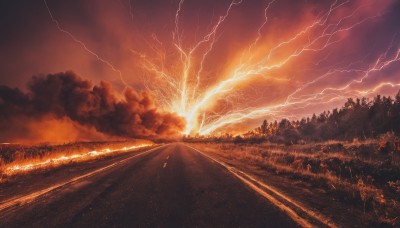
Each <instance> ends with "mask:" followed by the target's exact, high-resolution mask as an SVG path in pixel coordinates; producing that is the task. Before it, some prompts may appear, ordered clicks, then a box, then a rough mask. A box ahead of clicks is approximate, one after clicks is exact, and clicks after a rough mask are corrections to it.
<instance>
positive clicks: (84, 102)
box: [0, 72, 184, 142]
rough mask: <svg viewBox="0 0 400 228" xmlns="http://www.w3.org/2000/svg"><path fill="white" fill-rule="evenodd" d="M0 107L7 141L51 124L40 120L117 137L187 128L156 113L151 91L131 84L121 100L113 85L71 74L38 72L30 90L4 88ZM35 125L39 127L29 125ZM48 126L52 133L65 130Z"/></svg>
mask: <svg viewBox="0 0 400 228" xmlns="http://www.w3.org/2000/svg"><path fill="white" fill-rule="evenodd" d="M0 111H1V112H0V128H1V133H0V140H1V141H3V142H4V141H7V140H10V139H11V140H12V139H13V138H15V137H16V138H19V139H21V138H24V137H32V136H31V134H35V133H34V132H32V131H35V130H36V131H37V132H43V131H44V132H46V131H47V129H43V128H44V127H46V126H48V125H49V124H47V125H46V124H44V125H43V126H42V127H41V126H40V124H37V123H40V122H43V121H46V122H49V120H50V119H51V120H56V121H57V122H58V124H57V125H58V126H64V127H63V128H65V126H66V125H70V124H68V123H71V124H73V125H75V126H74V127H73V129H74V131H76V130H80V131H83V130H82V129H83V128H85V129H87V131H88V132H97V133H99V134H101V133H103V134H104V135H111V136H117V137H131V138H148V137H165V136H174V135H177V134H178V133H179V132H180V131H181V130H183V129H184V121H183V120H182V119H181V118H179V117H177V116H176V115H174V114H171V113H161V112H158V111H157V109H156V107H155V103H154V101H153V99H152V97H151V96H150V95H149V94H147V93H145V92H142V93H138V92H136V91H134V90H133V89H131V88H127V89H125V91H124V94H123V98H119V97H117V96H116V95H115V93H114V91H113V89H112V86H111V84H109V83H106V82H101V83H100V85H96V86H93V85H92V83H91V82H90V81H88V80H84V79H82V78H81V77H79V76H77V75H76V74H75V73H73V72H65V73H58V74H50V75H47V76H34V77H33V78H32V79H31V80H30V81H29V83H28V92H27V93H24V92H22V91H21V90H19V89H12V88H10V87H8V86H0ZM34 123H36V124H34ZM60 124H61V125H60ZM32 125H33V126H35V128H36V129H31V128H30V127H29V126H32ZM48 128H49V129H48V131H54V132H53V133H54V134H57V133H58V132H60V134H61V132H62V131H63V129H60V128H59V129H54V127H49V126H48ZM69 129H71V128H69ZM71 131H72V130H71ZM77 137H79V135H78V136H77Z"/></svg>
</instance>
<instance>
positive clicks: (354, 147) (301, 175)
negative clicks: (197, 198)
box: [191, 140, 400, 225]
mask: <svg viewBox="0 0 400 228" xmlns="http://www.w3.org/2000/svg"><path fill="white" fill-rule="evenodd" d="M191 145H192V146H195V147H197V148H198V149H201V150H202V151H204V152H206V153H209V154H210V155H212V156H214V157H217V158H219V159H221V160H223V161H224V162H226V163H228V164H230V165H233V166H238V167H239V168H246V169H248V170H251V171H253V172H254V173H256V174H257V175H258V176H259V177H260V178H262V179H264V180H266V181H267V182H268V181H269V182H270V183H275V185H277V186H276V187H278V188H281V189H283V190H284V191H286V192H289V194H297V196H296V198H302V197H308V198H307V200H304V201H305V203H307V204H309V206H310V207H314V208H318V206H320V207H321V208H323V204H324V203H323V202H325V204H326V205H325V206H327V207H329V208H330V209H329V208H328V209H326V211H325V212H326V213H332V216H339V217H340V214H341V213H342V216H343V218H346V217H349V216H348V215H349V213H350V214H351V213H353V214H354V215H355V216H358V218H357V219H360V220H361V221H360V222H361V223H363V224H365V225H399V221H400V218H399V216H400V213H399V212H400V211H399V208H400V153H399V152H398V148H394V147H393V146H398V144H396V143H394V144H393V145H392V144H391V142H387V141H384V142H382V141H381V140H369V141H365V142H351V143H348V142H335V141H331V142H325V143H311V144H303V145H291V146H285V145H279V144H272V143H262V144H234V143H193V144H191ZM272 180H275V182H274V181H272ZM280 180H282V181H280ZM296 186H297V187H298V188H295V187H296ZM295 189H301V190H295ZM295 191H297V192H295ZM300 191H301V192H305V193H306V194H305V195H303V196H302V195H301V193H300ZM313 203H314V204H313ZM330 204H338V205H337V209H336V210H341V209H340V208H343V207H346V208H347V209H346V210H343V211H342V212H341V213H338V212H337V211H335V207H332V206H330ZM334 211H335V212H334ZM335 214H336V215H335ZM337 219H341V218H337Z"/></svg>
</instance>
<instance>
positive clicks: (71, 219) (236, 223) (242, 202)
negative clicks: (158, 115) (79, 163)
mask: <svg viewBox="0 0 400 228" xmlns="http://www.w3.org/2000/svg"><path fill="white" fill-rule="evenodd" d="M74 175H76V174H74ZM79 175H81V176H79ZM79 175H76V176H77V177H75V179H73V180H71V181H67V182H65V183H62V184H57V185H55V187H50V188H47V189H48V190H47V191H44V192H43V191H39V190H40V189H37V190H36V192H35V191H33V193H30V194H27V196H26V197H28V198H29V200H27V199H28V198H24V200H27V201H29V202H24V203H21V202H23V201H21V202H20V203H15V202H14V201H10V202H11V204H10V205H11V206H10V205H9V206H7V207H6V206H4V205H6V204H4V202H6V201H3V210H0V226H1V227H194V226H195V227H296V226H298V224H297V223H295V222H294V221H293V220H292V219H291V218H290V217H289V216H288V215H287V214H286V213H284V212H283V211H282V210H280V209H279V208H278V207H276V206H275V205H274V204H272V203H271V202H270V201H268V200H267V199H265V198H264V197H262V196H261V195H260V194H259V193H257V192H255V191H254V190H252V189H251V188H250V187H248V186H247V185H246V184H244V183H243V181H241V180H240V179H238V178H237V177H235V176H234V175H232V173H230V172H229V171H228V170H227V169H226V168H224V167H223V166H221V165H220V164H218V163H217V162H214V161H212V160H211V159H210V158H208V157H206V156H204V155H203V154H201V153H199V152H198V151H196V150H194V149H192V148H190V147H188V146H186V145H184V144H179V143H176V144H168V145H165V146H161V147H159V148H156V149H153V150H151V151H147V152H144V153H143V154H140V155H137V154H133V155H132V156H128V157H124V158H123V159H120V160H118V161H113V162H112V163H111V164H107V166H105V167H103V168H101V169H100V168H99V169H98V170H97V171H94V172H92V173H89V174H85V173H80V174H79ZM47 187H48V186H47ZM0 209H1V204H0Z"/></svg>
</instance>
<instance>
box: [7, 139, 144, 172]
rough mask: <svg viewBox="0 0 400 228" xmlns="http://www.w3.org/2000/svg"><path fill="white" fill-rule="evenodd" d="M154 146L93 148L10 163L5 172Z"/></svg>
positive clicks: (29, 169)
mask: <svg viewBox="0 0 400 228" xmlns="http://www.w3.org/2000/svg"><path fill="white" fill-rule="evenodd" d="M148 146H152V144H139V145H134V146H128V147H126V146H125V147H122V148H118V149H110V148H106V149H103V150H93V151H88V152H86V153H80V154H73V155H62V156H59V157H56V158H51V159H47V160H45V161H38V162H32V163H28V164H23V165H21V164H16V165H12V164H11V165H10V166H8V167H6V168H5V173H7V174H15V173H18V172H26V171H31V170H34V169H39V168H44V167H47V166H49V165H56V166H57V165H61V164H64V163H67V162H70V161H83V160H89V159H92V158H95V157H99V156H104V155H109V154H112V153H115V152H121V151H125V152H128V151H132V150H135V149H139V148H143V147H148Z"/></svg>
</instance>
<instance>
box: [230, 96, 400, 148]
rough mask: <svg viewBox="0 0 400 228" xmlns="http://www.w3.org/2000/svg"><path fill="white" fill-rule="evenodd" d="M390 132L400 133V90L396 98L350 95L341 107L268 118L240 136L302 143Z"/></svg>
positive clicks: (365, 136) (244, 138)
mask: <svg viewBox="0 0 400 228" xmlns="http://www.w3.org/2000/svg"><path fill="white" fill-rule="evenodd" d="M386 132H394V133H395V134H396V135H400V91H399V92H398V93H397V94H396V96H395V97H394V98H392V97H390V96H388V97H385V96H381V95H377V96H375V97H374V98H373V99H372V100H368V99H367V98H365V97H364V98H361V99H359V98H357V99H353V98H349V99H348V100H347V102H346V103H345V104H344V105H343V107H341V108H339V109H338V108H335V109H333V110H332V111H324V112H322V113H320V114H319V115H316V114H313V115H312V117H307V118H302V119H300V120H296V121H290V120H288V119H282V120H280V121H276V120H275V121H273V122H268V121H267V120H264V121H263V123H262V124H261V125H260V126H259V127H257V128H255V129H254V130H252V131H249V132H247V133H245V134H243V137H240V138H237V139H236V140H238V141H240V140H246V139H247V140H249V139H250V140H255V141H257V140H262V141H264V140H269V141H272V142H278V143H279V142H285V143H288V142H289V143H298V142H300V141H305V142H309V141H324V140H353V139H355V138H357V139H366V138H375V137H377V136H379V135H381V134H384V133H386Z"/></svg>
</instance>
